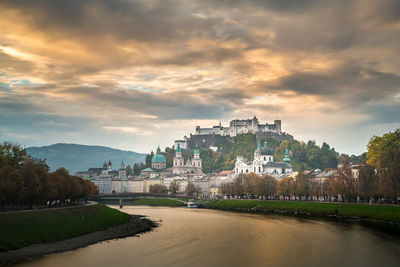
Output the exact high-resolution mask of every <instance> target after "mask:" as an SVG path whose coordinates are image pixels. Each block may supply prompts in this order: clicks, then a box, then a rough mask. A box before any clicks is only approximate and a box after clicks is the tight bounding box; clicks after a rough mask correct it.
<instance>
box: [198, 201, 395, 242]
mask: <svg viewBox="0 0 400 267" xmlns="http://www.w3.org/2000/svg"><path fill="white" fill-rule="evenodd" d="M201 209H211V210H221V211H228V212H236V213H248V214H251V213H255V214H266V215H268V214H273V215H281V216H289V217H297V218H308V219H315V220H326V221H332V222H343V223H349V224H360V225H362V226H364V227H368V228H373V229H375V230H378V231H381V232H390V233H395V234H397V235H400V223H398V222H391V221H383V220H377V219H373V218H369V217H360V216H346V215H334V214H326V213H318V212H302V211H291V210H268V209H256V208H232V207H215V206H203V207H201Z"/></svg>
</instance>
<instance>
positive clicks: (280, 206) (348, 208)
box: [205, 200, 400, 223]
mask: <svg viewBox="0 0 400 267" xmlns="http://www.w3.org/2000/svg"><path fill="white" fill-rule="evenodd" d="M205 206H206V207H208V208H215V209H228V210H241V209H253V210H260V211H271V212H274V211H288V212H303V213H310V214H314V215H331V214H335V210H336V209H338V216H344V217H367V218H370V219H375V220H380V221H386V222H395V223H400V206H387V205H368V204H346V203H320V202H301V201H260V200H210V201H207V202H206V203H205Z"/></svg>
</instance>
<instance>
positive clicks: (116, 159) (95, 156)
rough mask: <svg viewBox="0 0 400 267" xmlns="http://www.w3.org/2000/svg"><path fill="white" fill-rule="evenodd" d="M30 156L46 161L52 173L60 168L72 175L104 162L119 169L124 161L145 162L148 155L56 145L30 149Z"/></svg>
mask: <svg viewBox="0 0 400 267" xmlns="http://www.w3.org/2000/svg"><path fill="white" fill-rule="evenodd" d="M26 151H27V153H28V155H30V156H32V157H34V158H39V159H46V163H47V165H49V167H50V169H51V171H55V170H56V169H58V168H59V167H64V168H66V169H67V170H68V171H69V172H70V174H75V173H76V172H78V171H87V170H88V169H89V168H92V167H93V168H96V167H97V168H100V167H102V166H103V163H104V161H108V160H111V162H112V164H113V169H119V168H120V165H121V162H122V160H123V161H124V163H125V165H131V166H133V164H134V163H140V162H143V161H144V159H145V156H146V154H141V153H136V152H133V151H124V150H119V149H113V148H109V147H106V146H86V145H77V144H54V145H50V146H42V147H28V148H27V149H26Z"/></svg>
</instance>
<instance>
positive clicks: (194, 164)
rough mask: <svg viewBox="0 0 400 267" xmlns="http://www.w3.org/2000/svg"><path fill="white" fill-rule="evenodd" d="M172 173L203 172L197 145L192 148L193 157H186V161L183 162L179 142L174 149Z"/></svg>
mask: <svg viewBox="0 0 400 267" xmlns="http://www.w3.org/2000/svg"><path fill="white" fill-rule="evenodd" d="M173 163H174V165H173V169H172V172H173V174H179V175H181V174H191V173H193V174H203V171H202V165H201V158H200V150H199V147H198V146H196V149H195V150H194V155H193V159H192V160H190V159H188V160H187V161H186V163H185V162H184V158H183V156H182V149H181V147H180V144H178V147H177V149H176V151H175V157H174V159H173Z"/></svg>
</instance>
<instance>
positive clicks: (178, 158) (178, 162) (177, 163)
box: [174, 144, 184, 167]
mask: <svg viewBox="0 0 400 267" xmlns="http://www.w3.org/2000/svg"><path fill="white" fill-rule="evenodd" d="M183 165H184V162H183V157H182V149H181V145H180V144H178V148H177V149H176V150H175V157H174V167H183Z"/></svg>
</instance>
